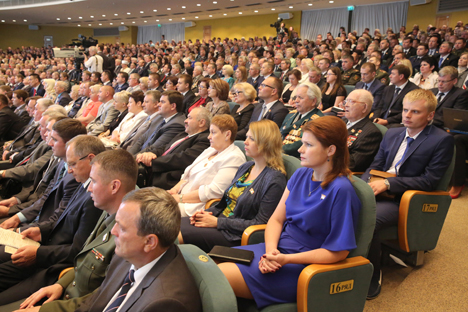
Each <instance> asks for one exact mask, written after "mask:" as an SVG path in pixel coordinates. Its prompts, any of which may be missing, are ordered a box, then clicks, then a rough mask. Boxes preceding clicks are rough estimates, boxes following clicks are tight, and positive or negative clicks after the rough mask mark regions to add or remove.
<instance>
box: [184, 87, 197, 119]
mask: <svg viewBox="0 0 468 312" xmlns="http://www.w3.org/2000/svg"><path fill="white" fill-rule="evenodd" d="M195 99H196V96H195V93H193V92H192V90H188V91H187V93H185V95H184V113H185V115H186V116H187V115H188V110H189V108H190V106H192V104H193V103H194V101H195Z"/></svg>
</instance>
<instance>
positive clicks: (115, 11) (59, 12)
mask: <svg viewBox="0 0 468 312" xmlns="http://www.w3.org/2000/svg"><path fill="white" fill-rule="evenodd" d="M18 1H24V0H9V1H2V0H0V25H1V23H7V24H22V25H30V24H34V25H51V26H78V25H80V27H92V28H99V27H115V26H121V25H126V26H142V25H154V24H158V23H175V22H188V21H195V22H196V21H197V20H207V19H211V18H213V19H215V18H223V17H237V16H249V15H256V14H271V13H284V12H290V11H302V10H312V9H314V10H315V9H327V8H333V7H346V6H348V5H355V6H356V5H366V4H372V3H384V2H389V0H352V1H345V0H335V1H334V2H333V3H329V2H330V1H329V0H311V1H297V0H191V1H188V0H171V1H154V0H133V1H132V0H127V1H125V0H124V1H122V0H75V1H73V0H69V1H63V0H62V1H56V3H61V4H54V5H44V3H38V4H36V5H37V6H36V7H31V5H28V6H26V7H21V8H19V7H17V8H16V9H8V7H3V5H4V4H5V3H7V2H11V3H13V2H18ZM40 1H44V0H36V2H40ZM27 2H28V3H31V1H27ZM215 2H216V3H215ZM350 2H351V3H350ZM50 3H53V2H50ZM310 4H312V5H310ZM184 6H185V8H184ZM169 9H170V10H169ZM240 12H241V13H240ZM272 22H273V21H272Z"/></svg>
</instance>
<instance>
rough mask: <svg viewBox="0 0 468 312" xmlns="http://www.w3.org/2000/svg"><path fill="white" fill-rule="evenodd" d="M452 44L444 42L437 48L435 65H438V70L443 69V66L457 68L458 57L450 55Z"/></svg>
mask: <svg viewBox="0 0 468 312" xmlns="http://www.w3.org/2000/svg"><path fill="white" fill-rule="evenodd" d="M452 48H453V43H451V42H449V41H444V43H442V44H441V45H440V47H439V55H438V56H437V64H439V69H441V68H444V67H445V66H453V67H455V68H457V67H458V59H459V58H460V57H459V56H456V55H455V54H453V53H452Z"/></svg>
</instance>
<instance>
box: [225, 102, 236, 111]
mask: <svg viewBox="0 0 468 312" xmlns="http://www.w3.org/2000/svg"><path fill="white" fill-rule="evenodd" d="M227 103H228V104H229V110H230V111H232V109H233V108H234V106H236V105H237V104H236V103H234V102H227Z"/></svg>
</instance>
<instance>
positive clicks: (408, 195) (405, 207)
mask: <svg viewBox="0 0 468 312" xmlns="http://www.w3.org/2000/svg"><path fill="white" fill-rule="evenodd" d="M415 195H426V196H449V193H448V192H444V191H433V192H425V191H415V190H410V191H406V192H405V193H404V194H403V196H402V197H401V201H400V207H399V213H398V242H399V245H400V248H401V249H403V250H404V251H406V252H409V251H410V248H409V245H408V228H407V227H406V224H407V223H408V211H409V208H410V202H411V199H412V198H413V197H414V196H415Z"/></svg>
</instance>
